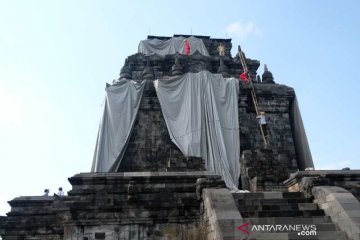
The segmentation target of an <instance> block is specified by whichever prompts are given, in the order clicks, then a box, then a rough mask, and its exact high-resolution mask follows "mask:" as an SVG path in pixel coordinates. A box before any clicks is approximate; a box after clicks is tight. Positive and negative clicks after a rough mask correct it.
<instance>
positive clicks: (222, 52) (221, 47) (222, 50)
mask: <svg viewBox="0 0 360 240" xmlns="http://www.w3.org/2000/svg"><path fill="white" fill-rule="evenodd" d="M217 50H218V52H219V56H220V57H223V56H225V46H224V44H223V43H220V44H219V46H218V47H217Z"/></svg>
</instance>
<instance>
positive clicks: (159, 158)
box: [0, 35, 360, 240]
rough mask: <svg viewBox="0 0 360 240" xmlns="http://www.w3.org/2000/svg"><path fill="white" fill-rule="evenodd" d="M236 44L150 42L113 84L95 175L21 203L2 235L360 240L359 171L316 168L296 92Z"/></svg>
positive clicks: (177, 38)
mask: <svg viewBox="0 0 360 240" xmlns="http://www.w3.org/2000/svg"><path fill="white" fill-rule="evenodd" d="M185 40H186V41H185ZM186 44H189V46H186ZM220 46H222V47H220ZM189 48H190V49H189ZM231 48H232V42H231V39H216V38H211V37H208V36H190V35H174V36H173V37H161V36H148V38H147V39H146V40H143V41H141V42H140V44H139V49H138V53H135V54H134V55H131V56H129V57H128V58H127V59H126V60H125V64H124V66H123V67H122V68H121V71H120V76H119V79H117V80H114V81H113V82H112V84H107V86H106V89H105V90H106V102H105V104H104V113H103V116H102V120H101V123H100V128H99V133H98V138H97V144H96V147H95V153H94V159H93V161H92V167H91V172H87V173H79V174H76V175H74V176H72V177H70V178H69V179H68V180H69V182H70V183H71V185H72V189H71V190H70V191H69V192H68V193H67V194H66V195H65V196H57V195H55V196H21V197H17V198H15V199H13V200H10V201H9V202H8V203H9V204H10V206H11V211H10V212H9V213H7V216H0V236H1V237H2V239H4V240H10V239H11V240H15V239H16V240H20V239H21V240H25V239H29V240H30V239H31V240H41V239H65V240H75V239H79V240H95V239H109V240H113V239H114V240H115V239H117V240H125V239H148V240H150V239H154V240H165V239H179V240H188V239H189V240H190V239H191V240H197V239H199V240H208V239H209V240H210V239H211V240H221V239H224V240H225V239H227V240H230V239H234V240H235V239H236V240H239V239H241V240H242V239H248V240H250V239H264V240H265V239H277V240H282V239H284V240H285V239H324V240H325V239H326V240H327V239H337V240H339V239H340V240H341V239H344V240H345V239H354V240H355V239H357V240H358V239H360V204H359V199H360V190H359V189H360V188H359V186H360V184H359V183H360V171H359V170H350V169H343V170H326V171H325V170H314V164H313V160H312V157H311V153H310V150H309V145H308V142H307V139H306V134H305V130H304V126H303V123H302V120H301V115H300V111H299V105H298V102H297V99H296V94H295V91H294V89H293V88H291V87H289V86H286V85H282V84H278V83H275V81H274V80H275V79H274V77H273V74H272V73H271V72H270V71H269V69H268V68H267V66H266V65H265V69H264V72H263V73H262V74H258V68H259V66H260V62H259V61H258V60H253V59H250V58H246V57H245V55H244V53H243V52H242V51H241V50H239V52H238V54H237V55H235V56H232V55H231V52H230V50H231ZM239 49H240V47H239ZM244 64H245V65H244ZM245 67H246V68H247V70H248V71H247V78H248V80H249V81H250V82H246V81H242V80H241V79H239V76H240V74H242V73H244V70H246V69H244V68H245ZM254 96H255V100H254ZM258 110H261V111H264V112H265V113H266V121H267V134H266V135H268V136H265V135H264V134H263V131H262V130H261V128H260V126H259V122H258V119H257V118H256V117H257V112H258ZM90 165H91V163H90V161H89V166H90Z"/></svg>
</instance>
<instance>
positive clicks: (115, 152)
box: [91, 80, 145, 172]
mask: <svg viewBox="0 0 360 240" xmlns="http://www.w3.org/2000/svg"><path fill="white" fill-rule="evenodd" d="M144 86H145V81H143V82H142V83H136V82H134V81H126V80H120V81H119V82H117V83H116V84H115V85H112V86H109V87H107V88H106V89H105V90H106V98H105V104H104V113H103V116H102V119H101V122H100V127H99V132H98V137H97V141H96V147H95V153H94V159H93V164H92V169H91V171H93V172H113V171H116V170H117V169H118V167H119V166H120V163H121V159H122V157H123V155H124V152H125V150H126V145H127V143H128V141H129V138H130V135H131V132H132V128H133V125H134V122H135V118H136V115H137V112H138V109H139V105H140V100H141V97H142V93H143V90H144Z"/></svg>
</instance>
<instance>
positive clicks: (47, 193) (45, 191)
mask: <svg viewBox="0 0 360 240" xmlns="http://www.w3.org/2000/svg"><path fill="white" fill-rule="evenodd" d="M49 192H50V191H49V189H47V188H46V189H45V190H44V195H43V196H45V197H47V196H49Z"/></svg>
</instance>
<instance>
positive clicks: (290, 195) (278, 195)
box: [233, 192, 304, 199]
mask: <svg viewBox="0 0 360 240" xmlns="http://www.w3.org/2000/svg"><path fill="white" fill-rule="evenodd" d="M233 197H234V198H235V199H273V198H275V199H294V198H303V197H304V195H303V194H302V193H301V192H261V193H260V192H257V193H233Z"/></svg>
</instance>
